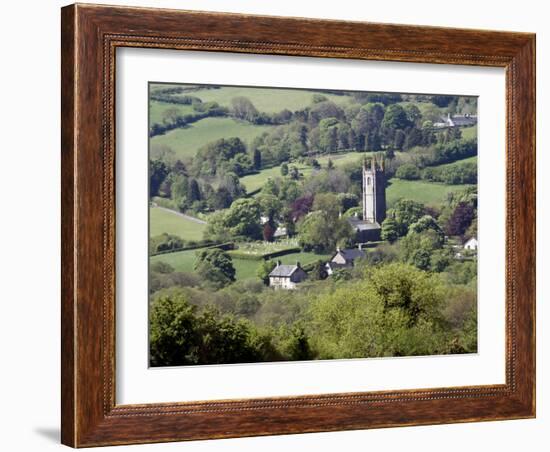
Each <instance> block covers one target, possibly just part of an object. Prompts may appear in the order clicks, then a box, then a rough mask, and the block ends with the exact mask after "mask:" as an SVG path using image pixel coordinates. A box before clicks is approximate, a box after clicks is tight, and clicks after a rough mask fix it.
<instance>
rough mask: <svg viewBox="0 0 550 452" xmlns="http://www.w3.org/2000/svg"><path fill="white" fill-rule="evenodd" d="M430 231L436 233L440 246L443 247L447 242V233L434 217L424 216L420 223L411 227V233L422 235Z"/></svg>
mask: <svg viewBox="0 0 550 452" xmlns="http://www.w3.org/2000/svg"><path fill="white" fill-rule="evenodd" d="M428 230H431V231H434V232H435V234H436V236H437V240H438V243H439V245H443V242H444V241H445V233H444V232H443V230H442V229H441V227H440V226H439V224H438V223H437V221H436V220H435V218H433V217H432V216H430V215H424V216H422V217H421V218H420V219H419V220H418V221H416V222H414V223H412V224H411V225H410V226H409V233H411V232H413V233H414V232H416V233H421V232H424V231H428Z"/></svg>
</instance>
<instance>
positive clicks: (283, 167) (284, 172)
mask: <svg viewBox="0 0 550 452" xmlns="http://www.w3.org/2000/svg"><path fill="white" fill-rule="evenodd" d="M287 174H288V164H287V163H283V164H282V165H281V176H283V177H284V176H286V175H287Z"/></svg>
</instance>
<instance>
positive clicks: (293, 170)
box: [288, 165, 300, 180]
mask: <svg viewBox="0 0 550 452" xmlns="http://www.w3.org/2000/svg"><path fill="white" fill-rule="evenodd" d="M288 174H289V176H290V178H291V179H292V180H298V179H300V171H298V168H296V167H295V166H294V165H293V166H291V167H290V171H289V173H288Z"/></svg>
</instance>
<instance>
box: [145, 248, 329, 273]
mask: <svg viewBox="0 0 550 452" xmlns="http://www.w3.org/2000/svg"><path fill="white" fill-rule="evenodd" d="M196 252H197V250H186V251H179V252H176V253H170V254H163V255H158V256H152V257H151V258H150V261H151V264H153V263H155V262H158V261H162V262H165V263H167V264H169V265H170V266H172V267H173V268H174V270H175V271H178V272H193V266H194V264H195V255H196ZM330 257H331V256H330V255H325V254H315V253H307V252H297V253H292V254H287V255H285V256H281V257H278V258H277V260H280V261H281V262H282V263H283V264H295V263H296V262H300V264H301V265H307V264H311V263H313V262H316V261H318V260H319V259H321V260H326V259H328V258H330ZM232 261H233V266H234V267H235V270H236V279H237V280H242V279H249V278H256V272H257V270H258V266H259V265H260V263H261V262H262V261H261V260H260V259H257V260H256V259H239V258H233V259H232Z"/></svg>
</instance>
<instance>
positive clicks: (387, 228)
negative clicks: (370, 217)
mask: <svg viewBox="0 0 550 452" xmlns="http://www.w3.org/2000/svg"><path fill="white" fill-rule="evenodd" d="M398 237H399V226H398V224H397V222H396V221H395V219H394V218H393V217H387V218H386V219H385V220H384V221H383V222H382V232H381V238H382V240H387V241H388V242H390V243H393V242H395V241H396V240H397V239H398Z"/></svg>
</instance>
